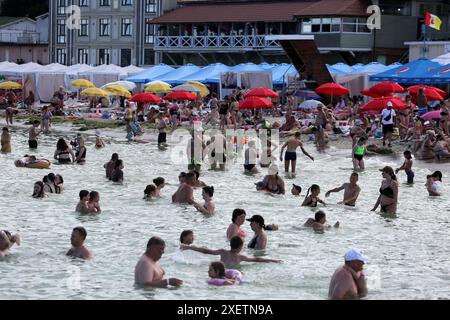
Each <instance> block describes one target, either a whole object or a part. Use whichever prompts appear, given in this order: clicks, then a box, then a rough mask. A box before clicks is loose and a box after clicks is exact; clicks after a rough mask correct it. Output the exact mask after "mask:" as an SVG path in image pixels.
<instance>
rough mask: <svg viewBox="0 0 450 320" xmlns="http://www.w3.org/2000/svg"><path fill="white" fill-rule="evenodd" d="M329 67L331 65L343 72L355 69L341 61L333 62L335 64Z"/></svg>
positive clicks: (350, 71)
mask: <svg viewBox="0 0 450 320" xmlns="http://www.w3.org/2000/svg"><path fill="white" fill-rule="evenodd" d="M331 67H333V68H334V69H336V70H339V71H341V72H344V73H352V72H354V71H355V69H353V68H352V67H350V66H349V65H348V64H345V63H342V62H339V63H335V64H333V65H331Z"/></svg>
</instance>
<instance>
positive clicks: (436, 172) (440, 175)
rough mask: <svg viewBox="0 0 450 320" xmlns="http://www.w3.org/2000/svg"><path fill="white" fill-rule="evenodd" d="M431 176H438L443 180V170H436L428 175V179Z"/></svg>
mask: <svg viewBox="0 0 450 320" xmlns="http://www.w3.org/2000/svg"><path fill="white" fill-rule="evenodd" d="M430 178H438V179H439V180H442V172H441V171H435V172H433V174H430V175H427V179H430Z"/></svg>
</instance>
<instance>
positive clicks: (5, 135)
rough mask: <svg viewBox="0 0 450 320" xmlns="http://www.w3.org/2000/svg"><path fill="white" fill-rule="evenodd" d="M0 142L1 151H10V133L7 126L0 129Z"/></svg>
mask: <svg viewBox="0 0 450 320" xmlns="http://www.w3.org/2000/svg"><path fill="white" fill-rule="evenodd" d="M1 144H2V150H1V151H2V152H3V153H11V133H10V132H9V129H8V127H4V128H3V130H2V137H1Z"/></svg>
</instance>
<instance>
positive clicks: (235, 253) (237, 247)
mask: <svg viewBox="0 0 450 320" xmlns="http://www.w3.org/2000/svg"><path fill="white" fill-rule="evenodd" d="M243 246H244V241H243V240H242V238H240V237H239V236H234V237H233V238H231V240H230V248H231V250H225V249H219V250H211V249H208V248H198V247H194V246H186V245H181V250H193V251H197V252H200V253H203V254H211V255H214V256H220V261H222V262H223V264H224V265H225V267H226V268H227V269H232V268H235V267H236V266H238V265H239V264H240V263H241V262H242V261H247V262H281V260H273V259H265V258H261V257H248V256H245V255H242V254H240V252H241V251H242V248H243Z"/></svg>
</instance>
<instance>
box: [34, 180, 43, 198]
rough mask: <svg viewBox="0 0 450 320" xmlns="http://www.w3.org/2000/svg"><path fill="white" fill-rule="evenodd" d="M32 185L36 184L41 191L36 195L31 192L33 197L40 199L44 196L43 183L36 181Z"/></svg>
mask: <svg viewBox="0 0 450 320" xmlns="http://www.w3.org/2000/svg"><path fill="white" fill-rule="evenodd" d="M34 184H35V185H36V184H37V185H39V187H40V188H41V191H39V193H38V194H36V193H34V192H33V197H39V198H42V195H43V194H44V183H43V182H42V181H36V182H35V183H34Z"/></svg>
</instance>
